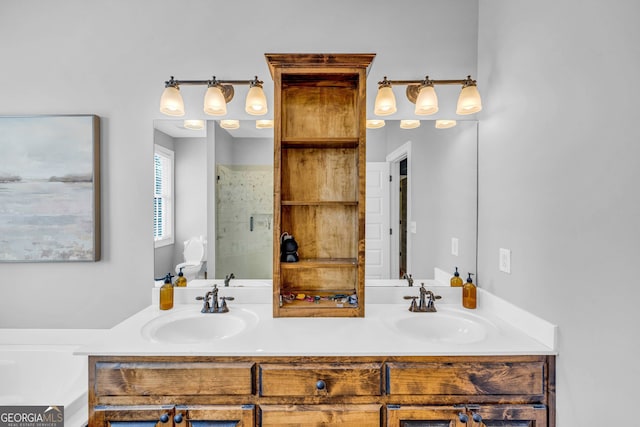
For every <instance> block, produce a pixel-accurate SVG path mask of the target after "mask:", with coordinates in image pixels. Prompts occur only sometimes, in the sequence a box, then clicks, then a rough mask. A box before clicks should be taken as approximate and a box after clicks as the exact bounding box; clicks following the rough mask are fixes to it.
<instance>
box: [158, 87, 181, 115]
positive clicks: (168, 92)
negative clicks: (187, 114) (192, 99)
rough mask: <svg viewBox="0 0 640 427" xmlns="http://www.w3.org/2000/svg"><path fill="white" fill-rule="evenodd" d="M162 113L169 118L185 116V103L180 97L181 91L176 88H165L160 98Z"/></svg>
mask: <svg viewBox="0 0 640 427" xmlns="http://www.w3.org/2000/svg"><path fill="white" fill-rule="evenodd" d="M160 112H161V113H162V114H166V115H167V116H174V117H180V116H184V101H183V100H182V95H180V89H178V88H177V87H175V86H168V87H166V88H164V92H162V96H161V97H160Z"/></svg>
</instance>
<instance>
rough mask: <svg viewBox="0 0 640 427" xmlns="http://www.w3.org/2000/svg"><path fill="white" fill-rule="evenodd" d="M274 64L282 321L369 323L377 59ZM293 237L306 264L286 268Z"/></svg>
mask: <svg viewBox="0 0 640 427" xmlns="http://www.w3.org/2000/svg"><path fill="white" fill-rule="evenodd" d="M265 56H266V59H267V62H268V64H269V70H270V72H271V76H272V77H273V81H274V110H275V112H274V118H275V123H274V227H273V233H274V234H273V236H274V239H273V240H274V250H273V254H274V260H273V314H274V317H363V316H364V261H365V260H364V239H365V234H364V227H365V177H366V172H365V170H366V151H365V145H366V144H365V140H366V126H365V124H366V76H367V73H368V70H369V67H370V64H371V61H372V60H373V58H374V56H375V55H373V54H267V55H265ZM285 232H286V233H288V234H290V235H292V236H293V237H294V238H295V240H296V242H297V243H298V255H299V258H300V259H299V261H297V262H281V259H280V238H281V236H282V234H283V233H285ZM296 295H304V296H305V297H306V298H302V297H301V298H300V299H297V298H294V296H296ZM336 295H341V296H343V297H339V298H335V296H336ZM348 296H355V298H356V299H357V302H356V303H351V302H349V301H348V300H346V297H348ZM345 300H346V301H345Z"/></svg>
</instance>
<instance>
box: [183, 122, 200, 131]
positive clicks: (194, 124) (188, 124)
mask: <svg viewBox="0 0 640 427" xmlns="http://www.w3.org/2000/svg"><path fill="white" fill-rule="evenodd" d="M184 127H185V129H191V130H202V129H204V120H185V121H184Z"/></svg>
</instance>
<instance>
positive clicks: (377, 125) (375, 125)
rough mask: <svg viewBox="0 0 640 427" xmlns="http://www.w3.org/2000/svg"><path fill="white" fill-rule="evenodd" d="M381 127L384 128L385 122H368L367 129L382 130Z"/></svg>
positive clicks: (374, 120)
mask: <svg viewBox="0 0 640 427" xmlns="http://www.w3.org/2000/svg"><path fill="white" fill-rule="evenodd" d="M381 127H384V120H377V119H372V120H367V129H380V128H381Z"/></svg>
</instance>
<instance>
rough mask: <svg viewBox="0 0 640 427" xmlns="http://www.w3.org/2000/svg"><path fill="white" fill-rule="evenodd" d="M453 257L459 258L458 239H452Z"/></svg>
mask: <svg viewBox="0 0 640 427" xmlns="http://www.w3.org/2000/svg"><path fill="white" fill-rule="evenodd" d="M451 255H455V256H458V238H457V237H452V238H451Z"/></svg>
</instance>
